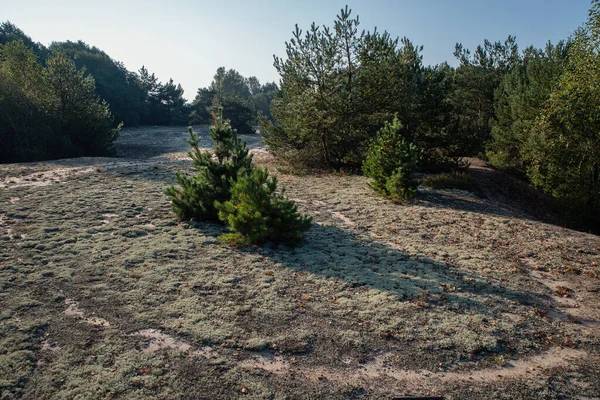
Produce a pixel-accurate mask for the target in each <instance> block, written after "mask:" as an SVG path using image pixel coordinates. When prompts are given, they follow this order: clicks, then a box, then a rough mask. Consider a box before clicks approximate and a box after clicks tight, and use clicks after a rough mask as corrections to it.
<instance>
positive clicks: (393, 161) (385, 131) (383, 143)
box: [363, 118, 420, 202]
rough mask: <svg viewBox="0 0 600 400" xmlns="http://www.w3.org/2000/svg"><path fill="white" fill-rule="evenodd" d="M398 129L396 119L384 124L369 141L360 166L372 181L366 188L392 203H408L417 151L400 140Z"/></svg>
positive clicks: (411, 196)
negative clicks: (373, 190)
mask: <svg viewBox="0 0 600 400" xmlns="http://www.w3.org/2000/svg"><path fill="white" fill-rule="evenodd" d="M402 130H403V127H402V124H401V123H400V121H398V119H397V118H394V120H393V121H392V122H391V123H390V122H386V123H385V125H384V126H383V128H381V129H380V130H379V132H378V133H377V136H376V137H375V139H373V141H372V142H371V145H370V147H369V151H368V153H367V157H366V158H365V161H364V163H363V172H364V173H365V175H367V176H368V177H370V178H372V181H371V182H370V183H369V184H370V186H371V187H372V188H373V189H375V190H376V191H378V192H379V193H381V194H383V195H384V196H386V197H388V198H391V199H392V200H393V201H396V202H401V201H408V200H411V199H412V198H413V197H414V196H415V194H416V192H417V183H416V182H415V181H414V180H413V179H412V174H413V173H414V172H415V170H416V169H417V162H418V159H419V154H420V152H419V150H418V149H417V147H416V146H415V145H413V144H412V143H410V142H409V141H408V140H407V139H405V138H404V137H403V135H402Z"/></svg>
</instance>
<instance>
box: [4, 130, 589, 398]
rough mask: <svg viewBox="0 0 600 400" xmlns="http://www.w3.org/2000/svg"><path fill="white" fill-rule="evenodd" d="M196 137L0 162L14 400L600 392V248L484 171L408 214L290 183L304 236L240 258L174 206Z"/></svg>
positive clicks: (152, 136) (297, 179)
mask: <svg viewBox="0 0 600 400" xmlns="http://www.w3.org/2000/svg"><path fill="white" fill-rule="evenodd" d="M195 130H196V132H198V133H200V134H201V135H202V137H203V141H202V145H203V147H206V148H210V147H211V144H210V140H209V139H208V131H207V127H206V126H199V127H195ZM186 139H187V131H186V129H185V128H164V127H150V128H136V129H126V130H123V132H122V134H121V137H120V138H119V140H118V141H117V143H116V149H117V152H118V155H119V157H118V158H80V159H72V160H58V161H51V162H39V163H23V164H13V165H0V196H1V197H0V204H2V206H0V237H1V238H2V242H1V243H2V252H1V253H0V284H1V285H2V294H0V305H1V306H2V309H3V311H2V315H1V318H0V333H1V335H0V336H1V337H3V338H4V339H1V341H0V365H2V366H1V367H0V393H1V397H2V398H19V397H26V398H34V397H36V398H75V397H77V396H80V397H81V398H149V397H154V398H234V397H238V396H242V397H244V396H245V397H250V398H393V397H394V396H401V395H411V394H412V395H438V396H445V397H446V398H552V399H553V398H581V399H583V398H589V399H592V398H600V382H599V381H598V379H597V376H599V375H598V374H600V362H599V361H600V357H599V355H598V353H599V350H600V345H599V343H600V342H599V338H600V303H599V302H598V300H599V298H598V297H599V296H600V295H599V291H600V280H599V277H600V268H599V266H598V265H599V263H600V239H599V238H598V237H597V236H594V235H590V234H586V233H582V232H576V231H572V230H569V229H566V228H563V227H560V226H557V225H552V224H550V223H547V222H541V221H540V220H539V218H540V216H539V215H536V213H535V212H534V211H532V210H530V209H528V208H527V206H523V203H519V204H515V203H512V202H511V200H510V199H511V197H510V196H506V195H498V192H497V190H494V182H496V180H497V179H498V177H497V176H496V174H497V173H496V172H495V171H493V170H491V169H489V167H487V166H485V165H484V164H481V163H477V162H475V163H474V165H473V166H472V168H471V173H472V174H473V176H474V177H475V178H476V179H477V181H478V183H479V185H480V188H481V192H482V193H483V196H479V195H475V194H473V193H469V192H463V191H458V190H432V189H428V188H421V189H420V192H419V195H418V196H417V198H416V199H415V200H414V201H413V202H412V203H411V204H409V205H395V204H391V203H389V202H387V201H386V200H385V199H382V198H380V197H378V196H377V195H376V194H374V193H373V192H372V191H371V190H370V189H369V187H368V186H367V185H366V181H365V179H364V178H363V177H360V176H333V175H328V174H324V175H307V176H294V175H283V174H281V175H280V176H279V179H280V182H281V183H282V184H283V185H285V186H286V187H287V193H288V196H289V197H290V198H292V199H294V200H295V201H296V202H297V203H298V204H299V206H300V209H301V211H302V212H304V213H307V214H309V215H311V216H313V217H314V219H315V226H314V227H313V229H311V231H309V233H308V234H307V238H306V243H305V244H304V245H303V246H302V247H300V248H298V249H293V250H292V249H286V248H271V247H269V246H267V247H266V248H265V249H260V248H251V249H231V248H228V247H225V246H223V245H221V244H219V243H218V242H217V241H216V240H215V235H217V234H218V233H219V232H221V231H222V229H221V228H220V227H218V226H214V225H210V224H208V225H198V224H196V225H192V226H190V225H189V224H185V223H177V221H175V220H174V218H173V215H172V214H171V213H170V212H169V207H168V202H167V201H166V198H164V196H162V194H161V192H162V190H163V189H164V187H166V186H167V185H168V184H172V182H173V175H174V173H175V172H176V171H182V170H183V171H189V169H190V163H189V159H188V158H187V155H186V151H187V149H188V145H187V143H186ZM243 139H244V140H246V142H247V143H248V146H249V147H250V148H251V149H252V150H251V151H252V152H253V153H254V154H255V161H256V162H258V163H259V164H262V165H267V166H268V167H269V168H270V169H271V170H272V171H273V172H275V171H276V166H277V162H276V161H275V160H273V159H272V158H271V157H270V155H269V154H268V153H267V152H266V150H265V149H264V148H263V147H262V144H261V140H260V136H258V135H246V136H244V137H243ZM544 212H545V211H544ZM541 217H543V215H542V216H541ZM543 219H544V220H545V221H547V220H548V219H547V218H543Z"/></svg>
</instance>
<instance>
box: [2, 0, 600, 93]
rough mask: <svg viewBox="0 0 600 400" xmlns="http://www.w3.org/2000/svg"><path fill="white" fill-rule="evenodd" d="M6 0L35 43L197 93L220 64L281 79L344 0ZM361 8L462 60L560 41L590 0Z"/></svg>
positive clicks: (430, 56)
mask: <svg viewBox="0 0 600 400" xmlns="http://www.w3.org/2000/svg"><path fill="white" fill-rule="evenodd" d="M7 3H8V2H6V1H4V0H0V5H4V7H2V8H3V9H4V10H3V11H4V12H3V14H2V15H1V16H0V20H1V21H7V20H8V21H10V22H12V23H14V24H15V25H17V26H18V27H19V28H20V29H22V30H23V31H24V32H25V33H26V34H27V35H29V36H31V38H32V39H33V40H34V41H38V42H41V43H42V44H44V45H46V46H47V45H49V44H50V43H51V42H53V41H57V42H60V41H66V40H71V41H77V40H82V41H84V42H86V43H87V44H89V45H91V46H96V47H98V48H99V49H101V50H103V51H105V52H106V53H107V54H108V55H109V56H110V57H112V58H113V59H115V60H117V61H121V62H123V63H124V65H125V66H126V68H127V69H129V70H131V71H137V70H139V68H140V67H141V66H142V65H145V66H146V68H147V69H148V70H149V71H150V72H154V73H155V74H156V75H157V77H158V78H159V79H160V80H161V81H163V82H164V81H167V80H168V79H169V78H173V80H174V81H175V82H176V83H181V85H182V86H183V88H184V90H185V95H184V97H185V98H186V99H187V100H192V99H193V98H194V96H195V94H196V90H197V89H198V88H199V87H206V86H208V85H209V84H210V82H211V80H212V77H213V75H214V73H215V71H216V69H217V68H218V67H220V66H225V67H226V68H227V69H229V68H233V69H236V70H237V71H238V72H240V73H241V74H242V75H243V76H246V77H249V76H256V77H257V78H258V79H259V80H260V81H261V82H262V83H265V82H268V81H276V82H278V80H279V76H278V75H277V72H276V71H275V68H274V67H273V55H274V54H275V55H277V56H279V57H284V56H285V42H286V41H289V40H290V39H291V37H292V31H293V30H294V26H295V24H298V25H299V27H300V28H302V29H304V30H306V28H308V27H309V26H310V24H311V23H312V22H313V21H314V22H315V23H317V24H318V25H326V26H332V25H333V23H334V20H335V17H336V15H337V14H338V13H339V11H340V9H341V8H343V7H344V6H345V4H346V3H344V2H337V1H329V0H322V1H316V0H308V1H304V2H302V3H293V4H291V3H285V4H281V3H275V4H270V3H269V2H268V1H265V0H261V1H255V2H253V3H252V6H251V7H250V6H248V4H247V3H245V2H242V1H239V0H237V1H232V2H229V3H228V4H229V7H222V6H220V5H219V4H216V3H214V2H207V1H195V2H194V1H174V2H172V3H171V4H166V3H164V2H159V1H156V0H150V1H145V2H142V1H140V0H135V1H128V2H127V3H126V4H125V2H117V1H115V0H107V1H104V2H103V3H102V4H100V3H91V2H81V1H74V0H66V1H60V2H53V3H52V4H49V3H46V2H42V1H39V0H23V1H20V2H19V3H17V4H16V5H15V3H11V5H10V8H9V7H8V6H6V5H5V4H7ZM348 6H349V7H350V8H351V9H352V11H353V13H352V14H353V15H354V16H356V15H359V16H360V21H361V28H362V29H365V30H369V31H372V30H373V28H374V27H375V26H376V27H377V28H378V30H379V31H384V30H386V31H388V32H389V33H390V34H391V35H392V37H403V36H406V37H408V38H409V39H410V40H411V41H412V42H413V43H414V44H416V45H423V46H424V50H423V52H422V54H423V61H424V63H425V64H438V63H441V62H444V61H447V62H448V63H450V64H451V65H456V64H457V62H456V60H455V58H454V56H453V54H452V53H453V52H454V45H455V43H456V42H461V43H463V45H464V46H465V47H466V48H470V49H473V48H475V47H476V46H477V45H478V44H481V43H482V42H483V40H484V39H489V40H491V41H498V40H500V41H504V39H506V37H507V36H508V35H513V36H516V37H517V42H518V43H519V47H520V48H521V49H523V48H525V47H527V46H529V45H534V46H536V47H542V46H544V44H545V43H546V42H547V41H548V40H550V41H552V42H557V41H558V40H562V39H566V38H567V37H568V36H569V35H570V34H571V33H572V32H573V31H574V30H575V29H576V28H577V27H578V26H580V25H581V24H583V23H584V22H585V21H586V19H587V12H588V9H589V8H590V6H591V5H590V2H589V1H588V0H573V1H569V2H564V1H558V0H550V1H548V0H546V1H544V0H532V1H528V2H526V4H523V3H522V2H519V1H516V0H510V1H505V2H502V3H498V2H493V1H475V0H464V1H456V2H448V1H441V0H437V1H429V2H427V3H425V2H419V3H415V2H409V1H390V0H377V1H369V2H367V1H354V2H350V3H348Z"/></svg>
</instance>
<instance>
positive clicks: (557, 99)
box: [527, 0, 600, 226]
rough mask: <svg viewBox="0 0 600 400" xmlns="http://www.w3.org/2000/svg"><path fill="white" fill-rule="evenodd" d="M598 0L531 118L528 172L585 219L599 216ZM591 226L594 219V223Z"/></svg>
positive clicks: (596, 218) (540, 185)
mask: <svg viewBox="0 0 600 400" xmlns="http://www.w3.org/2000/svg"><path fill="white" fill-rule="evenodd" d="M599 33H600V2H599V1H597V0H596V1H594V2H593V7H592V10H591V12H590V18H589V20H588V23H587V24H586V25H585V26H584V27H583V28H582V29H580V30H579V31H578V32H577V33H576V34H575V37H574V41H573V45H572V47H571V49H570V54H569V62H568V64H567V66H566V69H565V71H564V73H563V74H562V77H561V79H560V81H559V83H558V87H557V88H556V90H555V91H554V92H553V93H552V94H551V95H550V98H549V99H548V101H546V103H545V105H544V107H543V109H542V111H541V114H540V116H539V117H538V119H537V120H536V122H535V125H534V128H533V134H532V137H531V139H530V141H531V143H532V144H533V145H531V146H529V153H528V158H529V160H530V164H529V165H528V171H527V173H528V176H529V178H530V179H531V181H532V182H533V183H534V184H535V185H536V186H537V187H539V188H541V189H542V190H544V191H545V192H546V193H549V194H550V195H552V196H553V197H554V198H556V199H557V200H559V201H560V202H561V203H562V204H563V206H564V207H566V208H567V209H568V210H570V211H571V212H573V213H574V214H577V215H579V216H580V217H582V216H583V215H587V217H586V219H588V221H587V222H590V221H589V220H590V219H593V218H595V223H596V224H597V222H598V221H600V218H599V217H600V134H599V132H600V115H599V114H598V110H599V109H600V39H599V37H600V36H599ZM596 226H597V225H596Z"/></svg>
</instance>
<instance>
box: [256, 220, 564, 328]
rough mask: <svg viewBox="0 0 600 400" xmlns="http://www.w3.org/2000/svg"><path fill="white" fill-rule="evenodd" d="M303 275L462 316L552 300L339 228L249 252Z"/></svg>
mask: <svg viewBox="0 0 600 400" xmlns="http://www.w3.org/2000/svg"><path fill="white" fill-rule="evenodd" d="M244 251H247V252H251V253H258V254H260V255H262V256H265V257H268V258H270V259H271V260H273V261H274V262H276V263H278V264H280V265H282V266H284V267H285V268H289V269H291V270H294V271H296V272H299V273H311V274H314V275H317V276H325V277H329V278H334V279H338V280H341V281H345V282H347V283H348V284H349V285H351V287H354V288H361V287H366V288H371V289H376V290H378V291H382V292H386V293H388V294H390V295H392V296H394V297H395V298H396V299H397V300H398V301H410V302H424V303H423V304H426V305H436V304H440V305H444V306H447V305H449V304H456V305H460V311H459V312H465V313H466V312H475V313H478V314H482V315H487V316H497V314H499V313H504V312H508V310H509V309H510V308H511V307H514V306H515V305H527V306H536V305H540V306H541V305H547V304H548V302H551V301H552V299H551V297H549V296H545V295H541V294H538V293H535V292H533V291H527V290H526V289H525V288H524V287H522V286H521V287H518V288H517V287H516V286H513V285H510V284H507V283H504V282H502V283H499V282H497V281H492V280H490V279H489V278H486V277H484V276H481V275H478V274H476V273H472V272H468V271H465V270H464V269H460V268H459V267H457V266H454V265H452V264H450V263H447V262H444V261H441V260H434V259H431V258H428V257H421V256H419V257H412V256H409V255H407V254H405V253H404V252H402V251H400V250H398V249H395V248H393V247H391V246H390V245H387V244H384V243H380V242H377V241H375V240H372V239H369V238H365V237H364V236H362V235H358V234H357V233H354V232H352V231H347V230H343V229H340V228H337V227H335V226H329V225H320V224H316V223H315V224H314V225H313V227H312V228H311V229H310V231H308V232H307V233H306V240H305V242H304V243H303V245H301V246H300V247H297V248H287V247H283V246H279V247H275V246H265V247H262V248H259V247H248V248H244Z"/></svg>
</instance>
